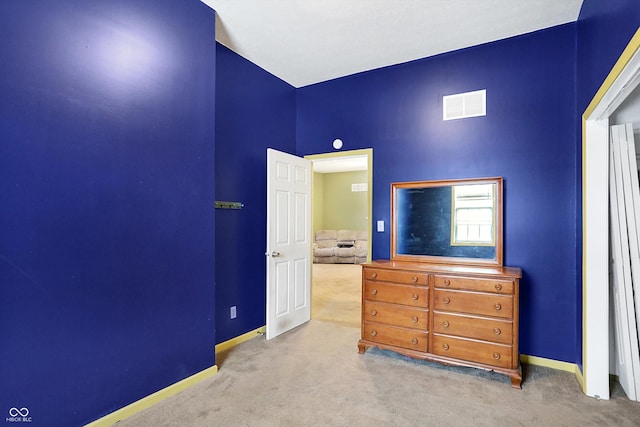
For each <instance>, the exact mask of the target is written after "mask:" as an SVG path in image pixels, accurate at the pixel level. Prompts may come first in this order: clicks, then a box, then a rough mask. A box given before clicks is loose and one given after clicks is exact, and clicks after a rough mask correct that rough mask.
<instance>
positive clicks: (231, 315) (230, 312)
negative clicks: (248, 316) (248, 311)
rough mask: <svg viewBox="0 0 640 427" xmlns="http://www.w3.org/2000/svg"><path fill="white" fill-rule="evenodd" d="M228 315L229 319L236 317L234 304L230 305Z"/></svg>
mask: <svg viewBox="0 0 640 427" xmlns="http://www.w3.org/2000/svg"><path fill="white" fill-rule="evenodd" d="M229 316H230V318H231V319H235V318H236V306H235V305H232V306H231V308H230V309H229Z"/></svg>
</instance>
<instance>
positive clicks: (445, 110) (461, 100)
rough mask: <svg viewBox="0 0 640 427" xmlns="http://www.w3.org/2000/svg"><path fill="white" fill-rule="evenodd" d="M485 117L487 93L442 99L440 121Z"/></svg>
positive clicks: (450, 96) (484, 91)
mask: <svg viewBox="0 0 640 427" xmlns="http://www.w3.org/2000/svg"><path fill="white" fill-rule="evenodd" d="M486 115H487V91H486V90H485V89H483V90H476V91H473V92H465V93H458V94H455V95H448V96H444V97H443V98H442V120H455V119H465V118H467V117H478V116H486Z"/></svg>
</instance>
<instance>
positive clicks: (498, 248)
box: [391, 177, 502, 266]
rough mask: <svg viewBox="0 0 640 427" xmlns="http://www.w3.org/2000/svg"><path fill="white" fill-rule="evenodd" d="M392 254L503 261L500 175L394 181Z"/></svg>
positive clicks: (468, 261) (414, 258) (476, 262)
mask: <svg viewBox="0 0 640 427" xmlns="http://www.w3.org/2000/svg"><path fill="white" fill-rule="evenodd" d="M391 258H392V259H394V260H397V261H414V262H434V263H447V264H467V265H498V266H502V178H501V177H496V178H475V179H458V180H449V181H415V182H398V183H393V184H391Z"/></svg>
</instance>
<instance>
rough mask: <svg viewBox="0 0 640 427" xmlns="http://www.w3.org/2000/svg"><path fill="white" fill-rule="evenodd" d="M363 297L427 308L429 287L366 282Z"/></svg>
mask: <svg viewBox="0 0 640 427" xmlns="http://www.w3.org/2000/svg"><path fill="white" fill-rule="evenodd" d="M363 292H364V293H363V295H362V298H363V299H366V300H371V301H382V302H390V303H394V304H403V305H411V306H414V307H423V308H427V304H428V302H429V288H427V287H426V286H410V285H394V284H392V283H383V282H370V281H368V280H367V281H365V282H364V290H363Z"/></svg>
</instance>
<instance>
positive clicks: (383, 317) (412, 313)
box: [362, 301, 429, 331]
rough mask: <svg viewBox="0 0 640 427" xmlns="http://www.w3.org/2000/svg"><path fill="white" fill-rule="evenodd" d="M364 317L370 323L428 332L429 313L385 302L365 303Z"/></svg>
mask: <svg viewBox="0 0 640 427" xmlns="http://www.w3.org/2000/svg"><path fill="white" fill-rule="evenodd" d="M362 316H363V317H364V320H366V321H368V322H380V323H387V324H390V325H396V326H404V327H406V328H416V329H422V330H424V331H426V330H427V325H428V320H429V311H428V310H425V309H419V308H413V307H406V306H401V305H396V304H389V303H384V302H374V301H364V308H363V313H362Z"/></svg>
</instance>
